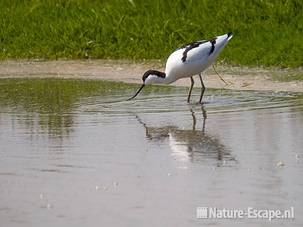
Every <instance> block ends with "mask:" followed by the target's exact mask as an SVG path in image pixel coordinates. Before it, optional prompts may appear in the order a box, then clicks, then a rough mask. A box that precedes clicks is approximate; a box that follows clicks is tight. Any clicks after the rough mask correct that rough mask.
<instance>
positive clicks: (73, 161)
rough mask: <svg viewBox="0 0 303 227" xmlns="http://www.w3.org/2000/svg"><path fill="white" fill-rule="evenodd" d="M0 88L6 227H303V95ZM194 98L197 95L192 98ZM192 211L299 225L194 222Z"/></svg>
mask: <svg viewBox="0 0 303 227" xmlns="http://www.w3.org/2000/svg"><path fill="white" fill-rule="evenodd" d="M136 88H137V86H135V85H134V86H133V85H132V86H130V85H125V84H117V83H109V82H101V81H77V80H55V79H51V80H39V79H35V80H19V79H13V80H8V79H2V80H0V127H1V131H0V226H203V225H209V226H235V225H236V224H239V226H243V224H245V226H302V225H303V217H302V212H303V195H302V192H303V177H302V173H303V139H302V138H303V127H302V126H303V95H302V94H292V93H272V92H247V91H246V92H240V91H224V90H207V92H206V96H205V101H206V102H207V103H206V104H205V105H204V107H203V108H202V107H201V106H200V105H196V104H190V105H189V104H187V103H186V92H187V89H185V88H164V87H162V88H161V87H160V88H159V87H153V88H150V89H146V91H145V92H144V93H142V94H141V95H140V96H139V97H138V99H136V100H134V101H130V102H116V103H112V102H115V101H117V100H123V99H125V98H127V97H129V96H130V95H131V94H132V93H133V92H134V91H135V89H136ZM194 93H195V94H196V96H194V97H193V100H195V101H197V100H198V95H199V90H194ZM196 207H217V208H219V209H222V208H229V209H246V208H247V207H254V208H256V209H281V210H284V209H289V208H290V207H294V211H295V219H292V220H273V221H271V222H270V221H268V220H260V219H259V220H258V219H247V218H244V219H237V220H233V219H231V220H226V219H225V220H220V219H197V218H196Z"/></svg>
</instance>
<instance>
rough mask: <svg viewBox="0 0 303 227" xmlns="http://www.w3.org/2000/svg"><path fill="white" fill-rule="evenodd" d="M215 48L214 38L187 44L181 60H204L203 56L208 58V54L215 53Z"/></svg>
mask: <svg viewBox="0 0 303 227" xmlns="http://www.w3.org/2000/svg"><path fill="white" fill-rule="evenodd" d="M214 49H215V41H214V40H208V41H207V40H203V41H201V42H200V41H199V42H195V43H193V44H192V45H189V46H186V47H185V48H184V51H183V53H182V57H181V60H182V62H184V63H186V62H193V61H197V60H202V59H203V58H208V56H209V55H211V54H212V53H213V51H214Z"/></svg>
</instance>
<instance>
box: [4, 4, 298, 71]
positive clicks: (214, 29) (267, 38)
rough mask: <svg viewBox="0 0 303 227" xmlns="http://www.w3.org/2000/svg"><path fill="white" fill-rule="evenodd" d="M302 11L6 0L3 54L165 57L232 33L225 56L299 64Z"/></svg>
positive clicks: (241, 60) (279, 7)
mask: <svg viewBox="0 0 303 227" xmlns="http://www.w3.org/2000/svg"><path fill="white" fill-rule="evenodd" d="M302 12H303V2H302V1H301V0H293V1H291V0H289V1H273V0H272V1H271V0H268V1H261V0H259V1H257V0H251V1H249V0H245V1H234V0H225V1H221V0H201V1H198V0H176V1H161V0H145V1H143V0H138V1H136V0H133V1H132V0H103V1H100V0H98V1H97V0H89V1H84V0H69V1H68V0H65V1H63V0H61V1H59V0H57V1H55V0H47V1H46V0H45V1H43V0H41V1H39V0H31V1H30V0H29V1H25V0H24V1H17V0H12V1H11V0H1V1H0V20H1V23H0V59H9V58H18V59H19V58H42V59H57V58H72V59H76V58H124V59H125V58H126V59H165V58H166V57H167V56H168V55H169V53H171V51H173V50H174V49H175V48H176V47H178V46H180V45H181V44H183V43H187V42H190V41H194V40H199V39H203V38H211V37H212V36H214V35H217V34H223V33H225V32H228V31H233V32H234V34H235V36H234V38H233V40H232V41H231V42H230V44H229V45H228V47H227V48H226V49H225V50H224V52H223V53H222V55H221V57H220V60H224V61H225V62H228V63H231V64H245V65H254V66H258V65H265V66H281V67H299V66H302V63H303V54H302V53H303V39H302V34H303V24H302V21H303V13H302Z"/></svg>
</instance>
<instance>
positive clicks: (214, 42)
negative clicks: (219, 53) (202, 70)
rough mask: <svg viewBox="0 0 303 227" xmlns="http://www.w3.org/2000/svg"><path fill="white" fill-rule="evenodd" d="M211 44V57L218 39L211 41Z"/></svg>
mask: <svg viewBox="0 0 303 227" xmlns="http://www.w3.org/2000/svg"><path fill="white" fill-rule="evenodd" d="M209 42H210V43H211V49H210V51H209V54H208V55H211V54H212V53H213V52H214V50H215V44H216V38H213V39H211V40H209Z"/></svg>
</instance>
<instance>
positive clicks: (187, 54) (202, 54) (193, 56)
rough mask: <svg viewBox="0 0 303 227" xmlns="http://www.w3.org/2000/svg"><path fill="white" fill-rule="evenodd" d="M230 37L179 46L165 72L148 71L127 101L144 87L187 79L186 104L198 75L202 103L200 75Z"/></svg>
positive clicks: (169, 59)
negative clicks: (194, 77)
mask: <svg viewBox="0 0 303 227" xmlns="http://www.w3.org/2000/svg"><path fill="white" fill-rule="evenodd" d="M232 36H233V34H232V33H231V32H229V33H227V34H225V35H221V36H217V37H215V38H213V39H211V40H201V41H197V42H193V43H189V44H186V45H183V46H181V47H180V48H178V49H177V50H175V51H174V52H173V53H172V54H171V55H170V56H169V57H168V59H167V62H166V67H165V72H160V71H157V70H148V71H146V72H145V73H144V74H143V77H142V80H143V84H142V86H141V87H140V88H139V90H138V91H137V92H136V93H135V94H134V95H133V96H132V97H131V98H129V99H128V100H131V99H133V98H135V97H136V96H137V95H138V94H139V93H140V91H141V90H142V89H143V88H144V86H145V85H148V84H170V83H173V82H175V81H176V80H179V79H181V78H186V77H189V78H190V81H191V86H190V89H189V92H188V97H187V102H189V101H190V96H191V92H192V89H193V86H194V79H193V76H194V75H199V78H200V81H201V86H202V87H201V95H200V100H199V103H202V98H203V94H204V91H205V86H204V83H203V80H202V76H201V73H202V72H203V71H204V70H205V69H206V68H207V67H208V66H210V65H211V64H212V63H213V62H214V61H215V60H216V58H217V57H218V55H219V53H220V52H221V51H222V50H223V48H224V47H225V45H226V44H227V43H228V41H229V40H230V39H231V38H232Z"/></svg>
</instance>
